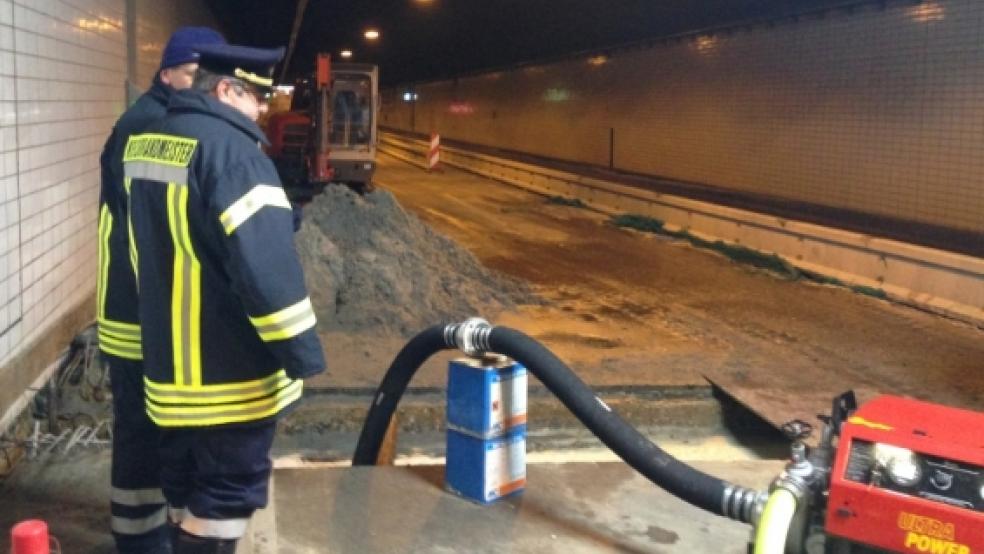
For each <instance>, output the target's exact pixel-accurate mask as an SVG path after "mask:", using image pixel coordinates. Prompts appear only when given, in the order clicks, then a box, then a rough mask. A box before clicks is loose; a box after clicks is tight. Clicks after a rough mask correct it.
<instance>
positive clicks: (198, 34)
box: [159, 27, 226, 90]
mask: <svg viewBox="0 0 984 554" xmlns="http://www.w3.org/2000/svg"><path fill="white" fill-rule="evenodd" d="M225 42H226V41H225V39H224V38H222V35H220V34H219V33H218V32H216V31H215V30H213V29H209V28H208V27H181V28H179V29H178V30H177V31H174V34H173V35H171V38H170V40H168V41H167V46H165V47H164V54H163V55H162V56H161V67H160V73H159V75H160V80H161V81H162V82H163V83H164V84H165V85H168V86H170V87H171V88H174V89H176V90H182V89H186V88H189V87H190V86H191V83H192V81H194V78H195V70H197V69H198V59H199V57H200V55H199V52H198V49H197V47H199V46H212V45H216V44H225Z"/></svg>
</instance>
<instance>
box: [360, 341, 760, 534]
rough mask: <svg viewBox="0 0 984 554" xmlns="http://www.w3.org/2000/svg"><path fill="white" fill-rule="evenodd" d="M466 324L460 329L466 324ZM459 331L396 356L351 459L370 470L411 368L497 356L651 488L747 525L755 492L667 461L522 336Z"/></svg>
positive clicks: (417, 344)
mask: <svg viewBox="0 0 984 554" xmlns="http://www.w3.org/2000/svg"><path fill="white" fill-rule="evenodd" d="M466 323H467V322H466ZM464 325H466V324H461V325H455V326H441V325H436V326H434V327H430V328H428V329H427V330H425V331H423V332H422V333H420V334H419V335H417V336H416V337H414V338H413V339H411V340H410V342H409V343H407V345H406V346H404V347H403V349H402V350H401V351H400V353H399V354H397V356H396V359H395V360H393V363H392V364H391V365H390V368H389V370H388V371H387V372H386V376H385V377H384V378H383V382H382V383H381V384H380V386H379V389H378V390H377V392H376V396H375V397H374V399H373V404H372V406H371V407H370V408H369V413H368V415H367V416H366V422H365V425H364V426H363V428H362V433H361V435H360V436H359V442H358V444H357V445H356V448H355V454H354V456H353V457H352V464H353V465H372V464H375V463H376V458H377V457H378V456H379V450H380V448H381V445H382V442H383V438H384V436H385V435H386V429H387V427H388V426H389V423H390V419H391V418H392V417H393V412H394V411H395V410H396V405H397V404H398V403H399V401H400V397H401V396H402V395H403V392H404V391H405V390H406V387H407V384H408V383H409V382H410V379H411V378H412V377H413V374H414V373H415V372H416V371H417V369H418V368H419V367H420V366H421V365H422V364H423V363H424V362H425V361H426V360H427V358H429V357H430V356H432V355H433V354H435V353H437V352H439V351H441V350H444V349H447V348H451V347H454V346H456V347H458V348H462V349H463V350H465V351H466V352H470V351H474V350H477V351H484V352H496V353H499V354H504V355H506V356H509V357H510V358H512V359H514V360H516V361H517V362H519V363H521V364H522V365H524V366H525V367H526V368H527V369H528V370H529V372H530V373H532V374H533V375H535V376H536V377H537V378H539V379H540V381H541V382H542V383H543V384H544V385H545V386H546V387H547V388H548V389H549V390H550V391H551V392H552V393H553V394H554V395H556V396H557V398H558V399H560V401H561V402H563V404H564V405H565V406H567V408H568V409H569V410H570V411H571V412H572V413H573V414H574V415H575V416H576V417H577V418H578V419H579V420H580V421H581V422H582V423H584V425H585V426H586V427H587V428H588V429H589V430H591V432H592V433H594V434H595V435H596V436H597V437H598V438H599V439H600V440H601V442H603V443H604V444H605V445H606V446H608V447H609V448H610V449H611V450H612V452H614V453H615V454H617V455H618V456H619V457H620V458H622V459H623V460H624V461H625V462H626V463H627V464H629V466H631V467H632V468H634V469H635V470H636V471H638V472H639V473H641V474H642V475H644V476H645V477H646V478H648V479H649V480H650V481H652V482H653V483H655V484H656V485H657V486H659V487H661V488H663V489H665V490H666V491H667V492H669V493H671V494H673V495H675V496H677V497H678V498H680V499H681V500H684V501H686V502H689V503H690V504H693V505H694V506H697V507H698V508H701V509H704V510H707V511H709V512H712V513H715V514H718V515H723V516H725V517H730V518H732V519H736V520H739V521H744V522H746V523H748V522H751V520H752V512H753V509H754V504H755V499H756V496H757V492H756V491H753V490H751V489H745V488H743V487H738V486H735V485H731V484H729V483H727V482H725V481H722V480H721V479H718V478H716V477H712V476H710V475H707V474H706V473H703V472H701V471H698V470H696V469H694V468H692V467H690V466H688V465H686V464H684V463H682V462H680V461H679V460H677V459H676V458H674V457H673V456H670V455H669V454H667V453H666V452H665V451H663V449H661V448H660V447H658V446H656V445H655V444H653V443H652V441H650V440H649V439H648V438H646V437H645V436H644V435H643V434H642V433H640V432H639V431H637V430H636V429H635V428H634V427H632V426H631V425H629V424H628V423H626V422H625V420H623V419H622V418H621V417H620V416H619V415H618V414H617V413H615V412H614V411H612V409H611V408H609V407H608V405H607V404H605V403H604V402H603V401H602V400H601V399H600V398H598V397H597V396H596V395H595V394H594V392H592V391H591V389H590V388H588V386H587V385H585V384H584V382H583V381H581V379H579V378H578V377H577V375H575V374H574V372H572V371H571V370H570V369H569V368H568V367H567V366H566V365H565V364H564V363H563V362H562V361H560V359H558V358H557V357H556V356H554V355H553V354H552V353H551V352H550V351H549V350H547V349H546V348H545V347H544V346H543V345H541V344H540V343H538V342H537V341H535V340H533V339H532V338H530V337H528V336H527V335H525V334H523V333H521V332H519V331H516V330H515V329H510V328H508V327H488V326H487V324H486V325H485V327H484V328H482V329H477V332H473V331H476V329H470V330H467V331H465V332H463V333H460V334H459V333H458V331H459V330H461V329H462V327H463V326H464Z"/></svg>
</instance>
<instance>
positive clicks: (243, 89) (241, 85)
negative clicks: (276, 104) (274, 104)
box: [229, 79, 273, 104]
mask: <svg viewBox="0 0 984 554" xmlns="http://www.w3.org/2000/svg"><path fill="white" fill-rule="evenodd" d="M229 83H230V84H231V85H232V87H233V88H234V89H236V94H240V95H241V94H244V93H248V94H249V95H250V96H252V97H253V99H254V100H256V103H257V104H268V103H269V102H270V98H271V97H273V94H272V93H270V92H264V91H260V90H258V89H257V88H256V87H252V86H250V85H248V84H246V83H245V82H244V81H240V80H239V79H230V80H229Z"/></svg>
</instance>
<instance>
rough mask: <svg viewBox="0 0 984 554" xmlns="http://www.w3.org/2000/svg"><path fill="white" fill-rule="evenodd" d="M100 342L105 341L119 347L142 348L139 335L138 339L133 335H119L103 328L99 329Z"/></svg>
mask: <svg viewBox="0 0 984 554" xmlns="http://www.w3.org/2000/svg"><path fill="white" fill-rule="evenodd" d="M99 342H100V343H103V342H105V343H108V344H113V345H117V346H119V347H125V348H136V349H138V350H139V349H140V337H137V338H136V339H133V338H131V337H117V336H114V335H112V334H109V333H106V332H104V331H102V330H100V331H99Z"/></svg>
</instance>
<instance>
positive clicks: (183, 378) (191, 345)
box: [167, 183, 202, 385]
mask: <svg viewBox="0 0 984 554" xmlns="http://www.w3.org/2000/svg"><path fill="white" fill-rule="evenodd" d="M167 220H168V226H169V227H170V231H171V240H172V242H173V243H174V275H173V278H174V285H173V290H172V291H171V344H172V354H173V357H174V374H175V375H174V378H175V382H176V383H177V384H179V385H197V384H201V382H202V364H201V264H200V263H199V261H198V258H197V257H196V256H195V252H194V249H193V248H192V245H191V235H190V233H189V230H188V187H183V186H178V185H177V184H176V183H168V185H167Z"/></svg>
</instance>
